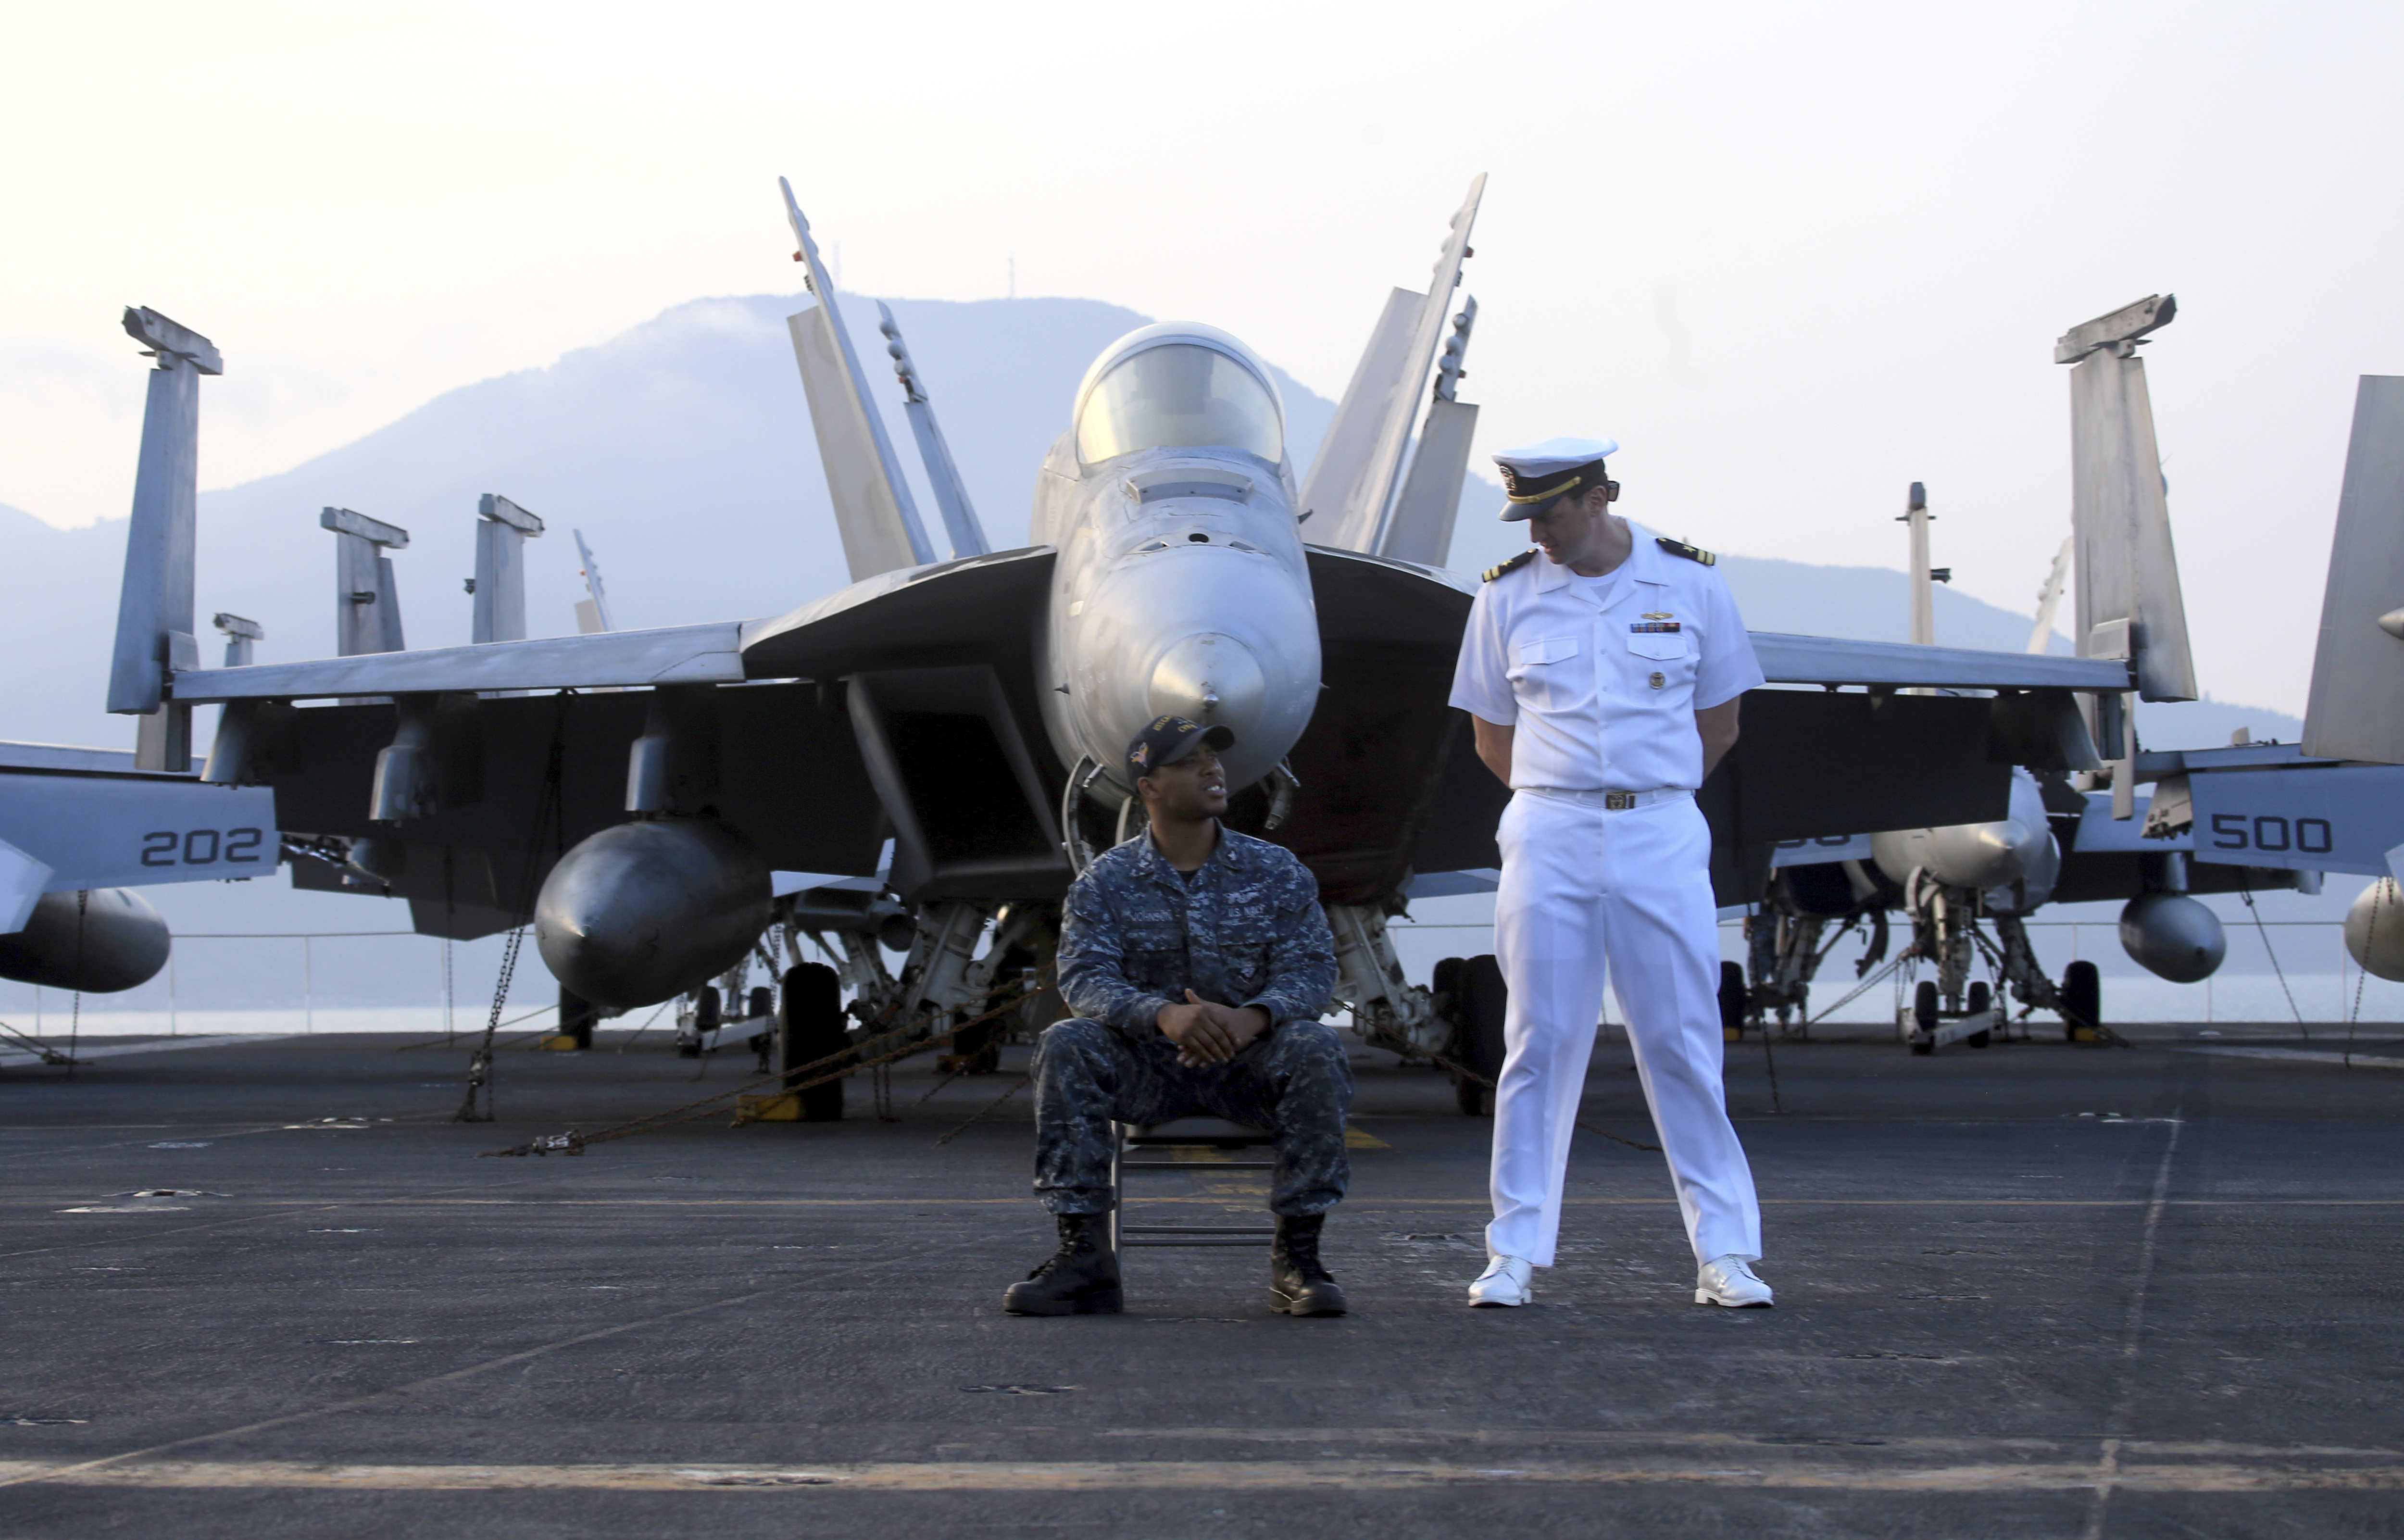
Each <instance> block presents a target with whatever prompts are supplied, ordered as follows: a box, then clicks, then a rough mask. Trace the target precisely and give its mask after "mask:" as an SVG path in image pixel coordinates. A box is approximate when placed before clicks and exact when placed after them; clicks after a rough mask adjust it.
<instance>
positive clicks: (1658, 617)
mask: <svg viewBox="0 0 2404 1540" xmlns="http://www.w3.org/2000/svg"><path fill="white" fill-rule="evenodd" d="M1644 618H1645V619H1646V620H1648V621H1674V620H1676V619H1677V618H1678V617H1677V616H1675V615H1673V614H1671V613H1670V611H1669V610H1667V609H1647V610H1646V611H1644Z"/></svg>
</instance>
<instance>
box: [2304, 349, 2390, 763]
mask: <svg viewBox="0 0 2404 1540" xmlns="http://www.w3.org/2000/svg"><path fill="white" fill-rule="evenodd" d="M2304 752H2306V753H2307V754H2314V755H2319V756H2322V757H2324V758H2327V759H2339V760H2375V761H2378V762H2380V763H2385V764H2404V377H2398V376H2396V375H2392V374H2366V375H2364V376H2363V377H2362V383H2361V385H2358V386H2357V387H2356V388H2355V398H2354V434H2353V437H2352V438H2351V439H2350V440H2349V441H2347V444H2346V450H2345V483H2344V486H2343V489H2342V490H2341V492H2340V493H2339V494H2338V504H2337V536H2336V539H2335V540H2334V541H2333V542H2332V544H2331V545H2330V547H2329V567H2328V586H2327V589H2326V590H2325V591H2324V593H2323V595H2322V597H2321V629H2320V643H2319V646H2318V648H2317V649H2316V650H2315V651H2314V652H2313V692H2312V698H2311V700H2310V702H2309V703H2308V704H2307V705H2306V706H2305V707H2304Z"/></svg>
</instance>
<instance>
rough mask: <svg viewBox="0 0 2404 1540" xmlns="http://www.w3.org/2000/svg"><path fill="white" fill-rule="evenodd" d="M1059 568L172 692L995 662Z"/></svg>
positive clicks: (237, 674)
mask: <svg viewBox="0 0 2404 1540" xmlns="http://www.w3.org/2000/svg"><path fill="white" fill-rule="evenodd" d="M1052 555H1053V553H1052V548H1051V547H1049V546H1030V547H1027V548H1026V549H1023V550H1018V551H1003V552H997V553H994V554H992V555H987V556H971V557H969V558H966V559H964V560H961V561H956V562H938V563H935V564H933V565H931V566H927V567H904V568H902V569H901V570H900V571H895V572H887V573H882V574H880V575H878V576H876V577H873V578H870V579H868V580H867V581H863V582H856V583H853V584H852V585H851V586H850V587H848V588H845V589H843V590H840V591H839V592H837V593H834V594H831V595H827V597H825V598H823V599H820V600H819V601H818V602H817V603H815V604H810V605H805V606H804V607H803V608H802V609H796V610H794V611H793V612H792V613H791V614H790V615H784V616H779V617H776V618H774V619H768V620H756V621H714V622H711V623H708V624H706V625H678V626H666V627H662V628H660V629H657V630H650V631H607V632H596V633H594V634H592V635H589V636H581V637H540V638H538V639H536V640H532V641H517V642H485V643H482V644H481V645H477V646H471V647H434V648H426V649H423V650H420V651H413V652H370V653H366V654H363V655H361V656H358V657H352V658H317V659H313V660H310V661H307V662H302V663H275V664H253V665H250V666H249V667H246V668H188V669H179V670H177V671H176V674H175V692H174V693H175V699H177V700H179V701H189V702H203V703H204V702H210V701H237V700H310V699H318V698H325V697H331V696H343V695H349V696H357V695H406V694H429V693H449V692H460V693H491V692H495V691H501V690H538V691H551V690H594V689H602V688H616V689H639V688H641V687H644V686H647V685H667V684H739V683H741V682H743V681H744V680H746V679H821V678H828V677H831V676H832V673H839V672H846V671H848V670H850V669H854V668H877V667H892V666H896V665H901V664H906V663H909V662H912V661H915V660H918V659H921V658H924V657H925V656H927V655H929V654H934V653H943V652H960V651H976V650H980V649H989V648H990V647H991V646H992V644H993V643H994V641H995V639H996V637H997V634H998V633H1000V632H1004V631H1008V630H1011V629H1013V628H1022V627H1023V626H1024V625H1025V624H1026V623H1027V618H1028V617H1029V616H1030V615H1031V614H1032V613H1033V610H1034V608H1035V606H1036V604H1037V603H1038V601H1039V600H1040V599H1041V595H1042V593H1043V588H1044V584H1045V583H1046V582H1047V581H1050V578H1051V575H1052ZM980 655H981V654H980Z"/></svg>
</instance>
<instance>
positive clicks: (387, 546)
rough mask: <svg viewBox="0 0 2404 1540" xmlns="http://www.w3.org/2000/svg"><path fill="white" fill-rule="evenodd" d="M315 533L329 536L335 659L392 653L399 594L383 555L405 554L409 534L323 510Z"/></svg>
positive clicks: (399, 645)
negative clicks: (331, 537) (324, 532)
mask: <svg viewBox="0 0 2404 1540" xmlns="http://www.w3.org/2000/svg"><path fill="white" fill-rule="evenodd" d="M317 527H318V528H320V529H330V530H332V531H333V533H334V648H335V653H336V655H337V656H339V657H344V658H357V657H364V656H366V655H367V654H369V653H370V652H398V651H403V649H404V647H405V645H406V644H405V643H403V641H402V640H401V632H400V591H399V588H398V584H396V583H395V582H394V581H393V573H392V558H391V557H389V556H387V555H385V554H384V553H385V552H386V551H399V550H403V549H406V548H407V546H408V544H409V531H408V530H406V529H403V528H401V527H400V526H399V525H389V524H385V523H384V521H383V520H381V519H370V518H369V517H368V516H367V515H366V514H364V513H354V512H352V511H350V510H349V509H347V508H329V509H327V510H326V511H324V512H322V513H320V514H318V515H317Z"/></svg>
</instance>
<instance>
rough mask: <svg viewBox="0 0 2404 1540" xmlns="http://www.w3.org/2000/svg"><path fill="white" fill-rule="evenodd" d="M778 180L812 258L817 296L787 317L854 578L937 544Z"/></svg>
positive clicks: (930, 556)
mask: <svg viewBox="0 0 2404 1540" xmlns="http://www.w3.org/2000/svg"><path fill="white" fill-rule="evenodd" d="M776 185H777V186H778V187H779V188H782V189H784V193H785V217H786V218H787V219H788V220H790V222H791V224H792V227H793V239H794V242H795V243H796V247H797V249H796V250H795V251H794V253H793V256H794V259H795V260H797V261H800V262H802V263H804V264H805V266H806V268H807V270H808V279H809V287H810V292H811V293H812V294H814V295H816V296H817V297H818V304H817V305H816V307H814V308H812V309H809V310H804V311H803V312H801V313H800V314H799V315H790V316H788V317H787V318H786V322H785V324H786V326H787V327H788V328H789V329H790V330H791V332H792V334H793V357H794V360H795V361H796V362H797V363H799V364H800V366H801V371H802V388H803V389H804V391H805V392H807V394H808V396H809V402H810V426H811V427H812V428H813V429H814V430H816V432H817V434H818V459H819V461H820V463H821V464H822V465H823V466H824V467H825V469H826V479H827V491H828V493H829V494H830V495H831V496H832V498H833V499H834V516H835V525H836V527H837V528H838V529H839V530H840V531H841V532H842V535H843V553H844V557H845V560H846V561H847V562H848V563H849V564H850V567H851V576H852V580H853V581H855V582H856V581H859V580H860V579H862V578H873V577H874V576H876V575H877V574H878V573H880V572H890V571H892V570H893V569H894V568H895V567H916V566H921V565H923V564H925V563H928V562H931V561H933V560H934V559H935V551H934V547H933V546H931V545H929V543H928V542H927V531H926V529H925V527H924V526H923V525H921V524H920V523H919V522H918V507H917V504H916V502H915V500H914V499H913V498H912V497H911V496H910V483H908V482H907V481H906V480H905V479H904V478H903V477H902V474H901V461H900V460H899V459H897V458H895V456H894V454H893V441H892V440H891V439H889V438H888V437H887V435H886V432H885V419H884V418H883V417H882V416H880V415H878V413H877V411H876V403H875V402H874V400H873V399H871V398H870V396H869V393H868V377H867V375H866V374H865V373H863V372H862V371H861V370H860V355H859V354H858V353H856V352H854V351H853V349H852V345H851V334H850V332H848V331H847V330H846V329H845V328H844V324H843V314H842V311H841V309H840V308H839V307H838V306H837V304H836V303H835V290H834V283H833V281H832V279H830V278H829V277H828V276H827V273H826V268H825V265H824V264H823V263H821V262H820V261H819V260H818V243H817V242H816V241H814V240H812V239H811V238H810V222H809V221H808V220H807V219H805V218H804V217H802V210H801V205H800V204H798V203H795V202H794V201H793V189H792V184H790V182H787V181H786V180H785V179H784V178H783V177H781V176H779V177H777V178H776Z"/></svg>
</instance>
